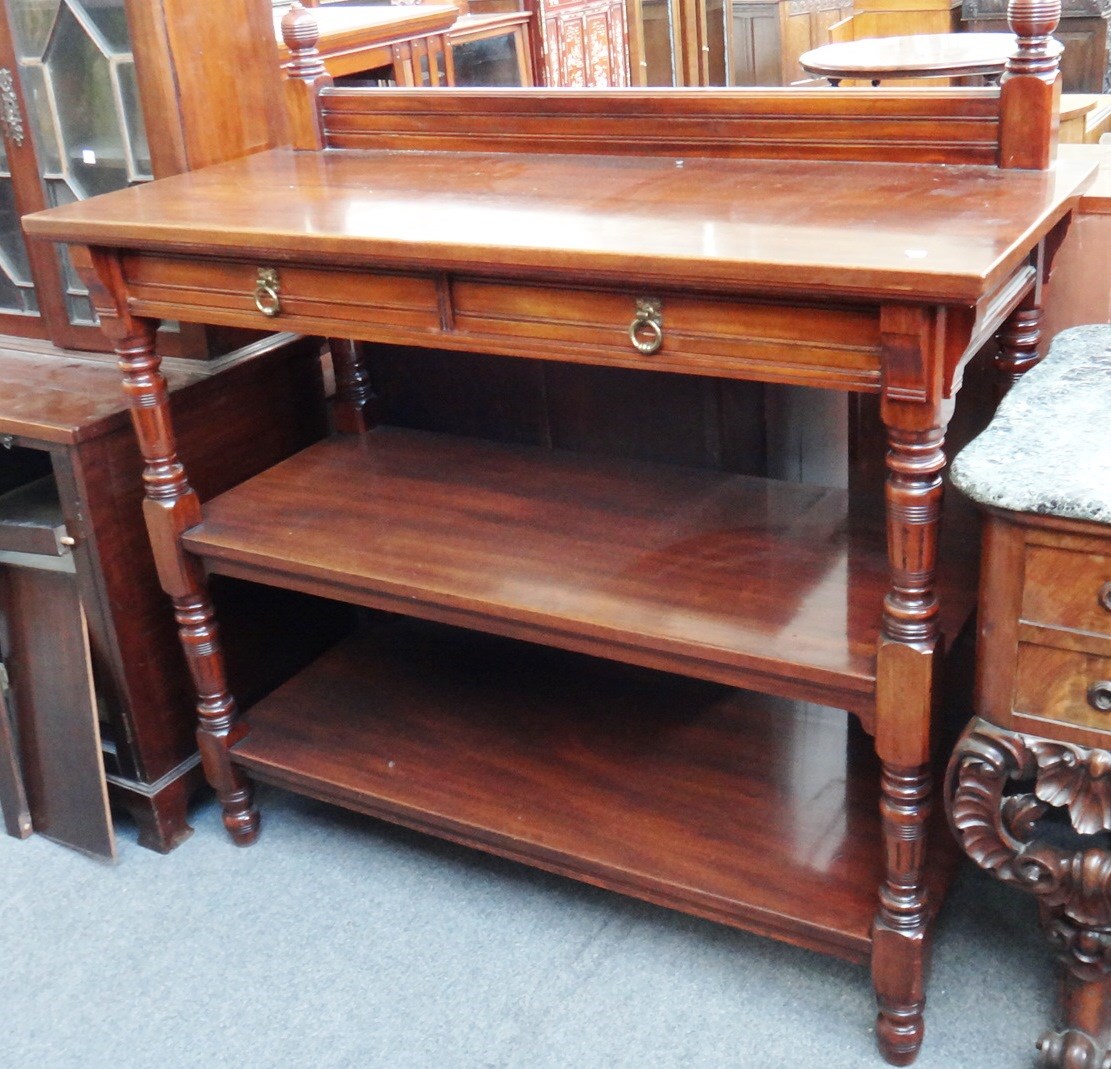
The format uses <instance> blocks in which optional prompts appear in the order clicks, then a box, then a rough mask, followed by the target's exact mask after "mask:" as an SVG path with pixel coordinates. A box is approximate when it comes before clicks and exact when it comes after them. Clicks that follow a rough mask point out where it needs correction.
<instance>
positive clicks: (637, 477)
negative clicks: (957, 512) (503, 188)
mask: <svg viewBox="0 0 1111 1069" xmlns="http://www.w3.org/2000/svg"><path fill="white" fill-rule="evenodd" d="M955 534H956V533H955ZM960 542H961V538H960V536H959V535H957V536H956V537H954V538H953V539H952V543H953V546H952V548H953V549H954V550H956V552H954V553H951V554H949V555H948V557H949V560H948V563H949V564H950V565H951V566H952V570H951V572H950V574H949V575H948V576H947V579H946V582H945V586H944V596H943V600H944V604H945V605H946V607H947V613H948V614H949V615H948V616H947V623H948V625H949V626H948V632H949V634H950V635H951V636H955V634H956V631H957V630H958V629H959V627H960V626H961V625H962V624H963V622H964V620H965V619H966V618H967V615H968V611H969V609H970V607H971V598H972V597H973V596H974V594H973V591H974V587H975V567H976V565H975V558H974V554H972V553H971V552H966V553H965V554H963V559H962V554H961V553H960V551H959V549H958V544H959V543H960ZM963 544H964V547H965V549H966V550H971V549H972V548H973V546H974V543H972V544H971V545H970V543H969V541H968V540H967V539H964V540H963ZM184 545H185V546H186V548H187V549H189V550H191V551H192V552H194V553H197V554H199V555H201V556H203V557H204V558H205V560H206V561H207V562H208V566H209V568H210V569H212V570H214V571H216V572H223V573H226V574H230V575H235V576H239V577H240V578H249V579H255V580H259V581H262V582H270V583H276V584H278V585H282V586H287V585H288V586H293V587H295V588H299V589H303V590H306V591H308V592H311V593H319V594H324V595H325V596H328V597H336V598H341V599H344V600H353V601H359V602H361V603H363V604H367V605H372V606H376V607H379V608H385V609H391V610H394V611H403V612H405V613H406V614H413V615H418V616H425V617H428V618H431V619H440V620H445V621H449V622H454V623H465V624H466V625H467V626H472V627H478V628H480V629H483V630H492V631H495V632H501V633H503V634H510V635H517V636H520V637H525V638H540V639H542V640H543V641H544V642H546V643H550V644H553V645H557V646H564V647H565V648H569V649H578V650H584V651H586V652H590V653H594V654H598V655H602V656H606V657H611V658H613V659H616V660H623V661H631V662H632V663H636V664H645V665H649V666H653V667H661V668H666V669H670V670H672V671H682V672H684V673H686V674H688V675H694V676H701V677H703V678H708V679H716V680H720V681H724V682H730V683H733V684H734V685H749V686H760V685H762V686H768V685H771V681H772V680H773V679H774V681H775V682H774V686H775V688H776V692H777V693H783V694H788V695H791V696H793V697H799V698H805V699H808V700H813V701H822V702H824V703H825V704H827V705H832V704H835V705H837V706H839V707H841V708H846V709H852V710H854V711H856V712H858V713H860V714H861V716H862V718H863V719H864V722H865V723H866V724H868V725H869V726H870V725H871V722H872V703H873V701H874V688H875V672H876V668H875V662H876V638H877V635H878V631H879V617H880V612H879V609H880V604H881V602H882V600H883V594H884V592H885V591H886V589H887V582H888V575H887V561H886V549H885V544H884V525H883V517H882V514H881V513H880V510H879V508H878V503H876V502H873V503H872V506H871V509H869V508H868V506H867V503H864V508H863V510H861V509H858V510H857V511H855V512H851V511H850V509H849V503H848V500H847V498H846V495H845V493H844V492H843V491H837V490H828V489H824V488H814V487H802V486H798V485H791V484H786V483H777V482H771V481H768V480H760V479H752V478H746V477H745V476H740V475H732V476H731V475H720V474H717V473H712V472H705V471H699V470H696V469H691V468H682V467H678V466H670V465H648V464H643V463H634V462H622V461H607V460H603V459H599V458H587V457H582V456H577V455H575V454H572V453H566V454H552V453H551V452H549V451H546V450H537V449H534V448H527V447H513V446H505V445H497V444H494V443H487V442H481V441H477V440H473V439H466V438H457V439H453V438H448V437H446V436H444V435H428V434H419V433H414V432H405V431H397V430H391V429H388V428H383V429H381V430H378V431H375V432H373V433H371V434H370V435H367V436H364V437H339V438H334V439H331V440H328V441H326V442H322V443H320V444H319V445H318V446H315V447H313V448H311V449H308V450H305V451H304V452H302V453H300V454H298V455H297V456H296V457H293V458H291V459H290V460H288V461H286V462H285V463H283V464H280V465H278V466H276V467H274V468H272V469H270V471H268V472H266V473H264V474H263V475H260V476H259V477H257V478H255V479H252V480H250V481H249V482H248V483H245V484H244V485H243V486H241V487H240V488H238V489H237V490H232V491H230V492H229V493H226V494H224V495H222V496H221V497H219V498H217V499H216V500H215V501H213V502H211V503H210V504H209V506H208V508H207V509H206V510H205V518H204V522H203V523H202V524H201V525H200V526H199V527H196V528H194V529H192V530H191V531H188V532H187V533H186V534H185V537H184ZM495 562H496V563H495ZM784 635H790V636H791V644H790V648H789V649H788V648H785V645H784Z"/></svg>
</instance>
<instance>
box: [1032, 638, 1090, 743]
mask: <svg viewBox="0 0 1111 1069" xmlns="http://www.w3.org/2000/svg"><path fill="white" fill-rule="evenodd" d="M1014 709H1015V712H1016V713H1024V714H1026V715H1028V716H1039V717H1044V718H1046V719H1048V720H1060V721H1063V722H1065V723H1068V724H1075V725H1076V726H1078V727H1086V728H1095V729H1096V730H1099V731H1111V657H1103V656H1099V655H1097V654H1092V653H1081V652H1078V651H1075V650H1062V649H1054V648H1053V647H1051V646H1039V645H1036V644H1034V643H1028V642H1023V643H1020V644H1019V648H1018V671H1017V673H1016V679H1015V700H1014Z"/></svg>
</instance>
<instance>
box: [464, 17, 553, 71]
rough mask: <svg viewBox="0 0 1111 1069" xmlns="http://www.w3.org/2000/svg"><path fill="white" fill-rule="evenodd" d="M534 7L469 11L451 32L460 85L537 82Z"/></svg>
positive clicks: (537, 52) (537, 53)
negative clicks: (529, 8)
mask: <svg viewBox="0 0 1111 1069" xmlns="http://www.w3.org/2000/svg"><path fill="white" fill-rule="evenodd" d="M535 25H536V15H535V13H534V12H533V11H531V10H527V9H523V10H518V9H516V8H514V9H511V10H508V11H489V12H479V11H475V10H473V9H472V10H471V11H469V12H468V13H467V14H464V15H460V16H459V18H458V19H456V20H455V24H454V25H453V26H452V28H451V32H450V33H449V34H448V42H449V43H450V45H451V54H452V62H453V64H454V66H455V84H456V85H459V86H483V85H510V86H519V87H524V86H530V85H535V84H536V71H537V70H538V69H539V68H538V66H537V63H536V59H535V57H536V56H537V55H539V54H540V53H539V51H538V45H537V43H536V37H537V32H536V31H535Z"/></svg>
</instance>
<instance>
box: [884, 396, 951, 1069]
mask: <svg viewBox="0 0 1111 1069" xmlns="http://www.w3.org/2000/svg"><path fill="white" fill-rule="evenodd" d="M884 421H885V423H886V424H887V432H888V453H887V483H886V502H887V541H888V555H889V558H890V565H891V590H890V592H889V593H888V595H887V598H886V599H885V602H884V614H883V629H882V633H881V636H880V641H879V646H878V650H877V678H876V751H877V753H878V754H879V756H880V759H881V761H882V762H883V772H882V777H881V801H880V811H881V816H882V822H883V836H884V853H885V862H886V876H885V879H884V882H883V885H882V886H881V888H880V895H879V899H880V900H879V909H878V911H877V914H876V919H875V922H874V924H873V929H872V932H873V947H872V982H873V985H874V987H875V990H876V999H877V1003H878V1008H879V1016H878V1018H877V1021H876V1039H877V1042H878V1044H879V1047H880V1051H881V1053H882V1054H883V1056H884V1057H885V1058H886V1059H887V1061H889V1062H890V1063H892V1064H893V1065H907V1064H909V1063H910V1062H912V1061H913V1060H914V1058H915V1056H916V1055H917V1053H918V1050H919V1048H920V1047H921V1045H922V1038H923V1035H924V1031H925V1025H924V1022H923V1010H924V1009H925V1004H926V999H925V973H926V968H927V963H928V960H929V921H930V909H929V902H928V898H927V893H926V886H925V877H924V870H925V859H926V823H927V819H928V817H929V814H930V808H931V795H932V782H931V775H930V756H931V748H932V747H931V735H932V719H933V705H934V695H935V691H936V687H935V674H936V667H937V664H938V660H939V657H938V654H939V652H940V644H941V640H940V634H939V628H938V604H937V598H936V595H935V591H934V573H935V568H936V559H937V526H938V521H939V518H940V512H941V494H942V483H941V471H942V468H943V467H944V464H945V455H944V453H943V451H942V445H943V442H944V426H943V425H941V426H927V427H925V428H913V423H914V422H916V421H917V422H927V423H928V422H932V421H936V422H939V423H940V418H939V416H938V414H937V412H936V411H933V410H932V409H931V408H929V407H927V406H915V405H900V404H893V403H891V402H889V401H885V404H884ZM900 423H910V424H912V427H911V429H907V428H906V427H903V426H900V425H899V424H900Z"/></svg>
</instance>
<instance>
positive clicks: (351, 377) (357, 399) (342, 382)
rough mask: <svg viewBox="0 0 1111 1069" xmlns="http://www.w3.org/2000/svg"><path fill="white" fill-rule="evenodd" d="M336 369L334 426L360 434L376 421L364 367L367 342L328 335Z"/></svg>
mask: <svg viewBox="0 0 1111 1069" xmlns="http://www.w3.org/2000/svg"><path fill="white" fill-rule="evenodd" d="M328 347H329V348H330V349H331V351H332V367H333V368H334V369H335V373H336V404H335V409H334V413H335V421H336V430H339V431H343V432H344V433H345V434H362V433H363V431H366V430H369V429H370V428H371V427H373V426H374V425H375V423H377V422H378V416H377V401H378V398H377V396H376V395H375V393H374V387H373V385H372V384H371V380H370V371H369V369H368V367H367V363H368V361H367V356H366V346H365V345H363V343H362V342H355V341H351V340H350V339H349V338H329V339H328Z"/></svg>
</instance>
